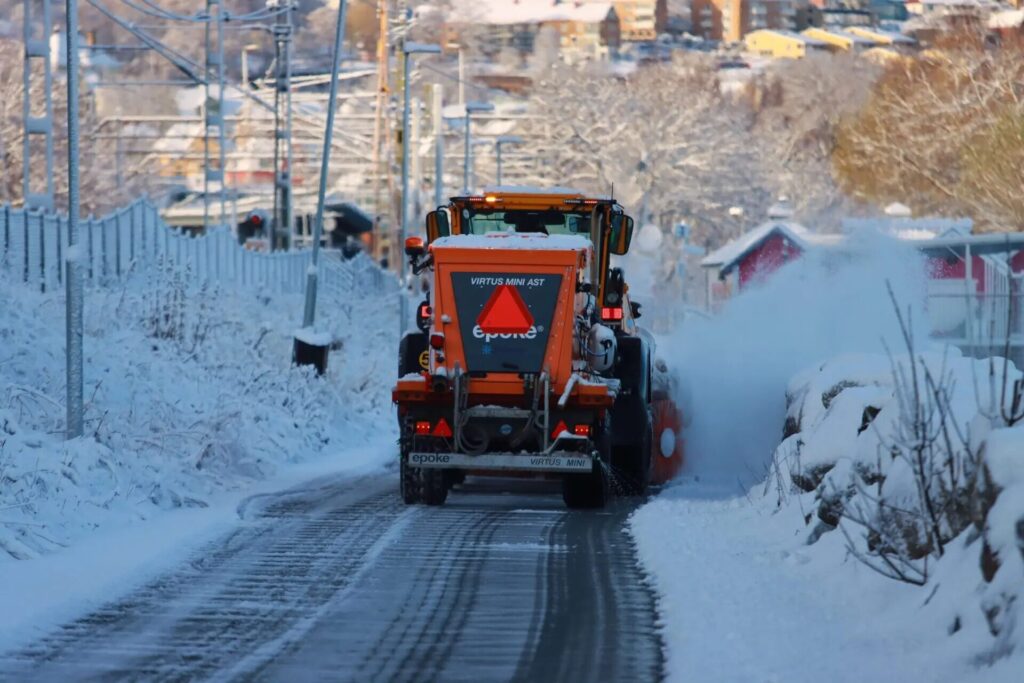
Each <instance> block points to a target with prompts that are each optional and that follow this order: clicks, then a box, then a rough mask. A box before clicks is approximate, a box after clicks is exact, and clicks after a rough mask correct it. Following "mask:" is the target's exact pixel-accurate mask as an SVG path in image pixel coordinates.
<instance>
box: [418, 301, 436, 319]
mask: <svg viewBox="0 0 1024 683" xmlns="http://www.w3.org/2000/svg"><path fill="white" fill-rule="evenodd" d="M432 312H433V311H431V309H430V306H429V305H427V304H420V317H421V318H429V317H430V314H431V313H432Z"/></svg>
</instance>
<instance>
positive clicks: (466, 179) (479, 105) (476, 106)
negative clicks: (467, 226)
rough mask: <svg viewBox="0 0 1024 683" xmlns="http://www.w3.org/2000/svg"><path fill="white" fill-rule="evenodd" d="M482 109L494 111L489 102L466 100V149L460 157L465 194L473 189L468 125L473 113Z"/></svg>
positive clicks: (470, 139)
mask: <svg viewBox="0 0 1024 683" xmlns="http://www.w3.org/2000/svg"><path fill="white" fill-rule="evenodd" d="M482 111H494V105H493V104H490V103H489V102H466V149H465V150H464V152H463V159H462V184H463V189H464V190H465V193H466V194H469V193H470V192H472V191H473V136H472V134H471V133H470V127H471V126H472V121H473V113H474V112H482Z"/></svg>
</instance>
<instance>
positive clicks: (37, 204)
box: [21, 0, 77, 211]
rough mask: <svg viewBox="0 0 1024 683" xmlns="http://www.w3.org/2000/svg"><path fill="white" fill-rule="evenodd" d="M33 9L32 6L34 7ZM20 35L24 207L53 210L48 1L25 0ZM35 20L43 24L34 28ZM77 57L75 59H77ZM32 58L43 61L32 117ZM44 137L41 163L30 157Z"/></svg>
mask: <svg viewBox="0 0 1024 683" xmlns="http://www.w3.org/2000/svg"><path fill="white" fill-rule="evenodd" d="M33 8H34V9H33ZM23 12H24V17H23V20H24V26H23V34H22V36H23V38H24V45H25V53H24V60H23V62H22V79H23V81H22V84H23V86H24V89H23V92H22V125H23V126H24V135H23V136H22V140H23V148H22V151H23V153H22V180H21V182H22V198H23V201H24V203H25V207H26V208H30V209H43V210H45V211H53V209H54V205H53V92H52V90H53V71H52V67H51V64H50V31H51V29H50V23H51V22H50V0H24V7H23ZM37 14H38V20H39V22H40V23H41V24H42V25H41V26H39V27H38V28H39V29H40V30H41V34H40V33H37V32H36V31H35V30H34V29H35V28H37V27H36V26H35V24H36V21H37V17H36V15H37ZM76 59H77V58H76ZM34 60H39V61H42V63H43V113H42V116H33V113H32V66H33V62H34ZM40 137H41V138H43V142H44V156H43V159H42V162H43V163H42V164H40V163H37V160H36V159H33V156H32V152H33V148H34V147H35V145H33V144H32V141H33V140H36V139H38V138H40ZM40 167H42V169H43V170H44V171H45V174H46V175H45V177H44V178H43V188H42V190H41V191H39V192H37V191H35V188H34V186H33V184H32V171H33V169H35V170H38V169H39V168H40Z"/></svg>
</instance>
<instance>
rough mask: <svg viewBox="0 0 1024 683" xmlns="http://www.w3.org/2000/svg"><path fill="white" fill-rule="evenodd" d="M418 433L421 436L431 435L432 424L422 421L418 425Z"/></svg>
mask: <svg viewBox="0 0 1024 683" xmlns="http://www.w3.org/2000/svg"><path fill="white" fill-rule="evenodd" d="M416 433H417V434H420V435H427V434H430V423H429V422H428V421H426V420H421V421H419V422H417V423H416Z"/></svg>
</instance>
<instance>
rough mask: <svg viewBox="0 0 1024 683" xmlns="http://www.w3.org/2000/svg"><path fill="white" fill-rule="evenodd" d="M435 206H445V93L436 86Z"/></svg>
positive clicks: (439, 85) (438, 84) (437, 84)
mask: <svg viewBox="0 0 1024 683" xmlns="http://www.w3.org/2000/svg"><path fill="white" fill-rule="evenodd" d="M433 94H434V206H435V207H437V206H441V205H442V204H444V118H443V117H444V99H443V98H444V92H443V90H442V87H441V84H440V83H435V84H434V93H433Z"/></svg>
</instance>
